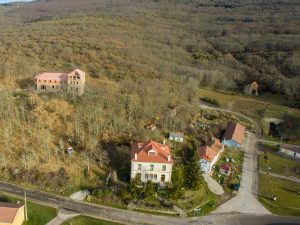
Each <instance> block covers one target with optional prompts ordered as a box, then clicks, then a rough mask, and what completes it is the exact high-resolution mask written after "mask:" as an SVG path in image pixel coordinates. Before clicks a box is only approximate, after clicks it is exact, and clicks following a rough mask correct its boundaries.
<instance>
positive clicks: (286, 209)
mask: <svg viewBox="0 0 300 225" xmlns="http://www.w3.org/2000/svg"><path fill="white" fill-rule="evenodd" d="M298 190H300V184H298V183H294V182H290V181H286V180H282V179H278V178H272V177H269V178H268V176H267V175H262V174H260V175H259V192H260V200H261V202H262V203H263V205H264V206H265V207H267V208H268V209H269V210H270V211H271V212H272V213H275V214H280V215H292V216H300V196H299V195H297V193H296V191H298ZM272 195H275V196H277V200H276V201H275V202H274V201H272V200H270V197H271V196H272Z"/></svg>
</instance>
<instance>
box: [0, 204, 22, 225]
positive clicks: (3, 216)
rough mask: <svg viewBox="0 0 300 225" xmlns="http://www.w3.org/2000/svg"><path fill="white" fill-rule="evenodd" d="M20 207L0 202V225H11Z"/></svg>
mask: <svg viewBox="0 0 300 225" xmlns="http://www.w3.org/2000/svg"><path fill="white" fill-rule="evenodd" d="M21 207H22V205H19V204H16V203H8V202H0V223H8V224H10V223H13V222H14V219H15V217H16V215H17V212H18V210H19V208H21Z"/></svg>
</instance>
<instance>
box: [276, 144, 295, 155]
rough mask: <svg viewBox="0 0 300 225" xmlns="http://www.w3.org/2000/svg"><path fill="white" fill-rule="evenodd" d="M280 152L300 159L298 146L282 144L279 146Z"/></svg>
mask: <svg viewBox="0 0 300 225" xmlns="http://www.w3.org/2000/svg"><path fill="white" fill-rule="evenodd" d="M280 152H281V153H282V154H285V155H289V156H292V157H295V158H300V146H297V145H288V144H282V145H281V146H280Z"/></svg>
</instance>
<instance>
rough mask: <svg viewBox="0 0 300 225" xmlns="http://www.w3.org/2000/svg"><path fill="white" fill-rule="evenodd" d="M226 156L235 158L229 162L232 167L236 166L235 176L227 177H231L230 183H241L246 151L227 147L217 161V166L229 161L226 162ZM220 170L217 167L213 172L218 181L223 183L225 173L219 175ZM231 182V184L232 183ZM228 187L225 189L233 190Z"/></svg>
mask: <svg viewBox="0 0 300 225" xmlns="http://www.w3.org/2000/svg"><path fill="white" fill-rule="evenodd" d="M226 158H231V159H233V160H234V162H232V161H231V162H229V163H230V164H231V165H232V168H234V176H232V177H227V178H228V179H230V182H229V183H230V184H234V183H240V179H241V174H242V169H243V161H244V152H243V151H242V150H240V149H235V148H228V147H225V151H224V153H223V155H222V156H221V158H220V159H219V161H218V162H217V163H216V167H219V166H220V165H221V164H223V163H228V162H226ZM218 174H219V173H218V171H217V169H216V170H215V171H214V172H213V178H214V179H215V180H216V181H217V182H218V183H221V184H223V182H224V177H225V176H224V175H221V176H220V177H219V176H218ZM230 184H229V185H230ZM228 188H229V187H227V188H224V190H225V191H231V190H229V189H228Z"/></svg>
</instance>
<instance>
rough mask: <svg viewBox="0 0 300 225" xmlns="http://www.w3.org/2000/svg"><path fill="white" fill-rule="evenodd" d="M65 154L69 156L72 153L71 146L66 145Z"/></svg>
mask: <svg viewBox="0 0 300 225" xmlns="http://www.w3.org/2000/svg"><path fill="white" fill-rule="evenodd" d="M66 152H67V153H68V155H71V154H72V153H73V152H74V149H73V147H72V146H70V145H68V147H67V149H66Z"/></svg>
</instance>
